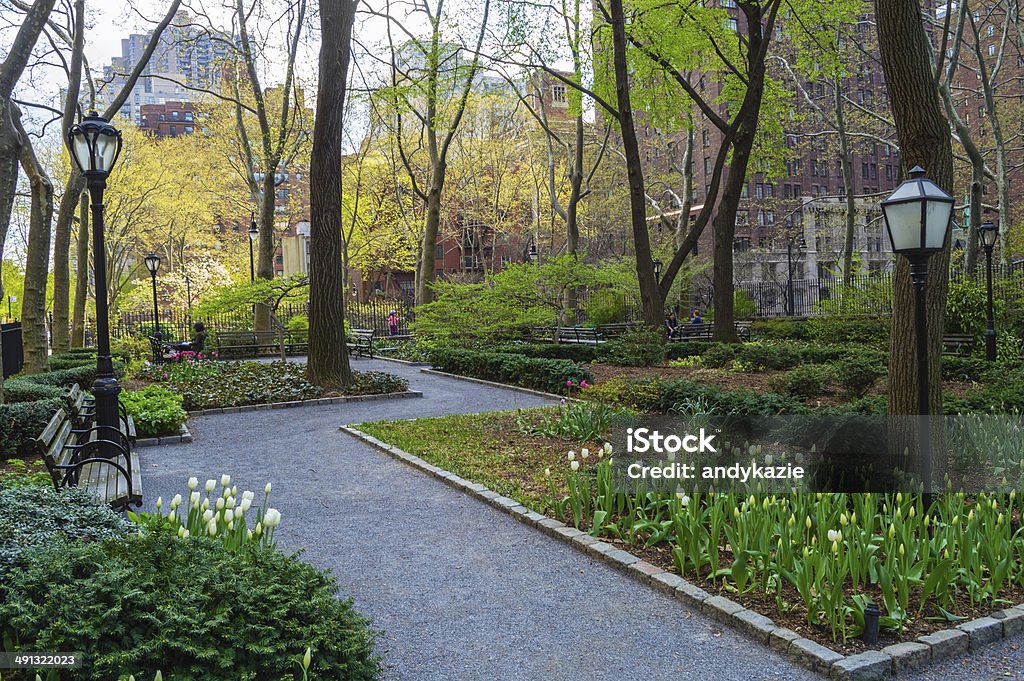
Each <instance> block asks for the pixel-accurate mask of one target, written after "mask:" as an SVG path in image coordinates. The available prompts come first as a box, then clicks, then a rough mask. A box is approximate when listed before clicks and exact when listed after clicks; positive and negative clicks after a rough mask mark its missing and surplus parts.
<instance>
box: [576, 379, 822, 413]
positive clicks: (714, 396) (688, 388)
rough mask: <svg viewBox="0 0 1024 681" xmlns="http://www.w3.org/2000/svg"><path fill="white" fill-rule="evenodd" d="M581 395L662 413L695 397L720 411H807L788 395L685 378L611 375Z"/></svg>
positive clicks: (682, 405) (677, 407)
mask: <svg viewBox="0 0 1024 681" xmlns="http://www.w3.org/2000/svg"><path fill="white" fill-rule="evenodd" d="M585 395H586V397H587V398H588V399H594V400H597V401H599V402H607V403H609V404H614V405H617V406H620V407H628V408H630V409H636V410H637V411H643V412H655V413H662V414H666V413H669V412H672V411H682V410H683V409H684V405H686V404H688V403H692V402H695V401H698V400H702V401H704V402H706V404H707V405H708V406H710V407H711V408H712V409H714V410H715V411H716V412H717V413H720V414H743V415H773V414H802V413H806V412H807V411H808V408H807V407H806V406H805V405H804V404H803V403H802V402H801V401H800V400H797V399H794V398H791V397H786V396H783V395H776V394H775V393H759V392H756V391H753V390H727V389H724V388H719V387H717V386H711V385H704V384H700V383H696V382H694V381H690V380H687V379H678V380H674V381H666V380H664V379H661V378H650V379H643V380H639V381H630V380H626V379H622V378H614V379H612V380H610V381H606V382H605V383H599V384H597V385H595V386H593V387H592V388H589V389H587V391H586V393H585Z"/></svg>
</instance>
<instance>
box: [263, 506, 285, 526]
mask: <svg viewBox="0 0 1024 681" xmlns="http://www.w3.org/2000/svg"><path fill="white" fill-rule="evenodd" d="M263 524H264V525H266V526H267V527H277V526H278V525H280V524H281V512H280V511H278V510H277V509H276V508H268V509H267V512H266V513H265V514H264V515H263Z"/></svg>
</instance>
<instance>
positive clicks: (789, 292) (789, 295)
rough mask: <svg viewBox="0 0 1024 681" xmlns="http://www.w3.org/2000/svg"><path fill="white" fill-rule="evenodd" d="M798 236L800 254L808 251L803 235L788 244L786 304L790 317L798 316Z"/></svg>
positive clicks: (792, 238) (792, 239)
mask: <svg viewBox="0 0 1024 681" xmlns="http://www.w3.org/2000/svg"><path fill="white" fill-rule="evenodd" d="M797 236H799V237H800V244H799V248H800V252H801V253H803V252H804V251H805V250H806V249H807V242H806V241H804V237H803V235H802V234H794V235H793V236H791V237H790V238H789V242H788V243H787V244H786V281H787V285H786V304H787V306H788V307H789V310H788V313H789V316H790V317H792V316H794V315H795V314H796V299H795V296H794V295H793V242H794V241H796V238H797Z"/></svg>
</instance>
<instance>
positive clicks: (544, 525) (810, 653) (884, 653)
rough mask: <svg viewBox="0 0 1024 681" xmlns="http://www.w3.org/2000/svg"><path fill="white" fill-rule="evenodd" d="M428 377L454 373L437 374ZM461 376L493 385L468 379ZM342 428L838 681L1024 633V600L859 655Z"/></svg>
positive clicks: (879, 674)
mask: <svg viewBox="0 0 1024 681" xmlns="http://www.w3.org/2000/svg"><path fill="white" fill-rule="evenodd" d="M424 371H426V370H424ZM427 373H437V374H441V375H443V376H448V375H450V374H444V373H442V372H435V371H428V372H427ZM454 378H462V379H463V380H471V381H477V382H481V383H488V381H479V380H478V379H469V378H466V377H463V376H454ZM492 385H496V384H492ZM503 387H507V386H503ZM524 390H525V389H524ZM531 392H534V391H531ZM339 430H342V431H344V432H346V433H348V434H349V435H351V436H353V437H355V438H357V439H360V440H362V441H363V442H365V443H367V444H369V445H370V446H372V447H374V448H376V449H378V450H380V451H382V452H384V453H385V454H387V455H389V456H391V457H393V458H395V459H398V460H399V461H403V462H405V463H408V464H410V465H412V466H415V467H416V468H419V469H420V470H422V471H424V472H427V473H429V474H431V475H432V476H434V477H435V478H438V479H439V480H442V481H443V482H445V483H446V484H448V485H450V486H452V487H455V488H456V489H459V490H462V491H464V492H466V493H467V494H470V495H471V496H474V497H476V498H477V499H479V500H480V501H483V502H484V503H487V504H489V505H491V506H494V507H495V508H498V509H501V510H503V511H505V512H506V513H509V514H510V515H511V516H513V517H514V518H516V519H517V520H519V521H521V522H523V523H526V524H527V525H531V526H533V527H536V528H538V529H539V530H541V531H542V532H544V533H545V534H547V535H548V536H550V537H554V538H555V539H558V540H561V541H564V542H567V543H568V544H570V545H571V546H573V547H574V548H575V549H577V550H578V551H582V552H583V553H585V554H587V555H589V556H591V557H593V558H597V559H599V560H603V561H605V562H606V563H609V564H611V565H612V566H614V567H616V568H618V569H619V570H621V571H623V572H625V573H626V574H628V575H629V576H631V577H632V578H634V579H636V580H638V581H640V582H643V583H645V584H648V585H650V586H652V587H653V588H656V589H658V590H660V591H662V592H665V593H671V594H672V595H673V596H675V597H676V598H678V599H679V600H680V601H682V602H683V603H685V604H687V605H688V606H690V607H693V608H694V609H696V610H699V611H701V612H703V613H704V614H705V615H707V616H708V617H710V618H712V619H715V620H717V621H719V622H722V623H724V624H726V625H728V626H730V627H733V628H735V629H737V630H739V631H741V632H743V633H744V634H746V635H747V636H749V637H750V638H752V639H754V640H756V641H758V642H759V643H767V644H768V646H769V647H770V648H772V649H773V650H777V651H779V652H782V653H784V654H785V655H786V656H787V657H789V658H790V659H791V660H793V661H794V662H797V663H798V664H801V665H803V666H804V667H807V668H808V669H811V670H813V671H816V672H818V673H820V674H822V675H824V676H827V677H828V678H830V679H836V681H881V680H882V679H888V678H890V677H891V676H892V675H893V674H899V673H901V672H906V671H909V670H916V669H921V668H923V667H927V666H928V665H930V664H931V663H933V662H938V661H940V660H943V659H946V658H948V657H953V656H956V655H966V654H967V653H968V652H971V653H974V652H977V651H978V650H980V649H981V648H983V647H984V646H986V645H989V644H991V643H995V642H998V641H1000V640H1003V639H1004V638H1011V637H1014V636H1017V635H1019V634H1021V633H1022V632H1024V603H1021V604H1018V605H1015V606H1013V607H1010V608H1006V609H1005V610H1000V611H998V612H995V613H993V614H992V615H991V616H987V617H979V618H977V619H975V620H972V621H970V622H965V623H963V624H961V625H959V626H958V627H956V628H955V629H943V630H941V631H937V632H935V633H933V634H929V635H927V636H920V637H918V638H917V640H916V641H904V642H902V643H897V644H894V645H891V646H887V647H885V648H883V649H881V650H867V651H864V652H862V653H857V654H856V655H843V654H841V653H838V652H836V651H835V650H832V649H831V648H827V647H825V646H823V645H821V644H820V643H816V642H815V641H812V640H810V639H807V638H804V637H802V636H801V635H800V634H799V633H797V632H795V631H793V630H791V629H787V628H785V627H780V626H778V625H777V624H776V623H775V621H774V620H772V619H771V618H769V617H766V616H764V615H762V614H760V613H758V612H755V611H753V610H749V609H747V608H745V607H743V606H742V605H740V604H739V603H737V602H735V601H733V600H730V599H728V598H726V597H724V596H716V595H712V594H710V593H708V592H707V591H705V590H704V589H701V588H700V587H699V586H697V585H695V584H692V583H690V582H688V581H686V580H685V579H683V578H682V577H680V576H679V575H677V574H674V573H671V572H666V571H664V570H662V569H661V568H659V567H657V566H655V565H651V564H650V563H648V562H646V561H644V560H641V559H640V558H639V557H637V556H635V555H633V554H631V553H629V552H628V551H624V550H622V549H621V548H619V547H617V546H615V545H613V544H609V543H608V542H604V541H601V540H600V539H597V538H596V537H592V536H590V535H589V534H586V533H585V532H581V531H580V530H577V529H576V528H574V527H569V526H567V525H565V523H562V522H560V521H558V520H555V519H554V518H549V517H547V516H545V515H542V514H540V513H537V512H536V511H531V510H529V509H527V508H526V507H525V506H523V505H521V504H520V503H519V502H517V501H516V500H515V499H510V498H508V497H505V496H502V495H500V494H498V493H497V492H494V491H492V490H490V489H488V488H487V487H485V486H484V485H481V484H480V483H475V482H472V481H470V480H466V479H465V478H462V477H460V476H458V475H455V474H454V473H451V472H449V471H446V470H444V469H442V468H438V467H437V466H434V465H432V464H429V463H427V462H426V461H424V460H423V459H421V458H420V457H418V456H415V455H413V454H409V453H408V452H405V451H403V450H401V449H399V448H398V447H395V446H393V445H389V444H388V443H386V442H383V441H381V440H378V439H377V438H375V437H373V436H372V435H368V434H367V433H364V432H363V431H361V430H359V429H358V428H354V427H352V426H340V427H339Z"/></svg>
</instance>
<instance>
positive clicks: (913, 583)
mask: <svg viewBox="0 0 1024 681" xmlns="http://www.w3.org/2000/svg"><path fill="white" fill-rule="evenodd" d="M543 413H544V412H532V411H531V412H521V413H519V414H518V416H517V415H516V414H513V413H507V414H482V415H465V416H458V417H443V418H440V419H418V420H415V421H400V422H376V423H367V424H361V425H360V426H359V429H360V430H363V431H365V432H367V433H369V434H371V435H373V436H374V437H377V438H379V439H381V440H383V441H385V442H387V443H389V444H392V445H395V446H397V447H399V448H401V449H403V450H405V451H408V452H410V453H412V454H415V455H417V456H420V457H422V458H423V459H424V460H426V461H427V462H429V463H432V464H434V465H437V466H441V467H443V468H445V469H447V470H451V471H452V472H454V473H456V474H458V475H461V476H463V477H466V478H468V479H471V480H473V481H475V482H480V483H483V484H485V485H487V486H488V487H489V488H491V489H493V490H495V491H496V492H499V493H501V494H504V495H506V496H510V497H512V498H515V499H517V500H518V501H520V502H521V503H523V504H524V505H526V506H527V507H529V508H532V509H534V510H537V511H538V512H541V513H545V514H548V515H550V516H552V517H555V518H558V519H560V520H563V521H565V522H567V523H569V524H571V525H574V526H576V527H578V528H579V529H582V530H584V531H588V532H589V533H591V534H592V535H594V536H599V537H601V538H602V539H603V540H604V541H607V542H610V543H613V544H616V545H621V546H623V547H624V548H627V549H628V550H630V551H631V552H633V553H636V554H638V555H640V556H641V557H643V558H644V559H646V560H647V561H648V562H651V563H654V564H656V565H658V566H659V567H662V568H664V569H667V570H672V571H675V572H677V573H679V574H682V575H683V576H685V577H686V578H687V579H690V580H691V581H693V582H694V583H697V584H699V585H700V586H701V587H702V588H704V589H707V590H708V591H711V592H718V593H721V594H723V595H727V596H728V597H729V598H732V599H734V600H738V601H740V602H741V603H743V604H744V605H745V606H747V607H749V608H752V609H755V610H758V611H760V612H762V613H764V614H766V615H768V616H769V617H771V618H772V619H774V620H776V622H778V623H780V624H781V625H783V626H787V627H789V628H791V629H794V630H796V631H798V632H800V633H801V634H802V635H804V636H807V637H809V638H814V639H816V640H818V641H819V642H822V643H824V644H826V645H830V646H833V647H839V648H840V649H842V650H844V651H846V652H856V651H858V650H863V649H864V644H863V643H861V642H860V641H859V640H856V639H855V638H854V637H856V636H858V634H859V633H860V631H861V629H862V627H863V626H864V620H863V613H864V607H865V605H866V604H867V603H868V602H874V603H876V604H878V605H879V606H880V607H881V609H882V615H883V617H882V621H881V626H882V635H881V638H880V639H879V643H878V646H877V647H879V648H881V647H883V646H885V645H889V644H891V643H893V642H896V641H897V640H911V639H913V638H914V637H916V636H919V635H921V634H926V633H930V632H932V631H935V630H938V629H942V628H947V627H950V626H954V625H955V623H956V622H957V621H959V620H960V618H963V617H975V616H980V615H986V614H988V613H989V612H991V611H993V610H996V609H998V608H999V607H1001V606H1000V605H999V604H1000V603H1001V602H1002V599H1006V600H1009V601H1011V602H1020V601H1021V600H1024V529H1022V525H1021V514H1020V508H1019V505H1020V504H1019V499H1017V497H1016V495H1015V494H1007V495H995V496H993V495H977V496H976V497H969V496H965V495H963V494H947V495H939V496H938V497H937V500H936V502H935V504H934V505H933V507H932V508H931V509H927V510H926V509H925V508H924V507H923V505H922V500H921V498H920V496H919V495H911V494H905V495H904V494H899V495H878V494H815V493H798V494H788V495H775V496H772V495H760V496H753V497H750V496H742V497H741V496H737V495H735V494H730V493H719V494H698V493H695V492H689V493H684V492H683V491H680V492H679V493H678V494H675V495H673V494H671V493H669V494H655V493H650V494H644V495H636V494H626V493H624V492H623V491H622V490H621V489H619V488H616V487H614V486H613V485H612V481H611V475H610V469H609V464H608V457H607V456H604V453H603V452H601V456H599V454H598V449H597V447H596V443H593V442H592V443H590V451H588V452H587V455H586V456H584V454H583V451H582V449H581V448H580V446H579V445H580V444H581V443H580V442H578V441H575V442H574V441H573V439H572V438H568V439H566V438H563V437H540V436H537V435H534V436H532V437H530V438H520V437H516V438H510V437H509V435H508V434H509V432H511V431H513V430H514V429H515V428H516V426H515V425H514V424H515V423H516V422H518V423H520V424H521V423H522V422H523V421H530V422H532V423H538V422H539V423H540V424H542V425H544V424H548V423H551V422H552V421H553V420H554V419H555V418H557V417H558V414H557V412H554V413H552V414H551V415H550V416H545V415H542V414H543ZM534 432H537V429H536V428H535V429H534ZM440 433H445V434H446V436H445V437H439V434H440ZM448 434H450V435H448ZM510 440H513V441H514V442H510ZM569 448H572V449H574V450H576V451H574V452H573V453H572V457H571V458H569V457H567V455H566V453H565V452H566V450H567V449H569Z"/></svg>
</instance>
